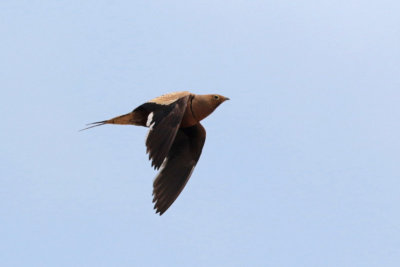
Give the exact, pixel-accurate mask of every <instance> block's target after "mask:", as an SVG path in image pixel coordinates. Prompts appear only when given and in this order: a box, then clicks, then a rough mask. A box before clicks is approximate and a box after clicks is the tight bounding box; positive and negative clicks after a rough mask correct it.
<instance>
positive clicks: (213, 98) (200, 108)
mask: <svg viewBox="0 0 400 267" xmlns="http://www.w3.org/2000/svg"><path fill="white" fill-rule="evenodd" d="M226 100H229V98H227V97H225V96H222V95H217V94H212V95H195V97H194V98H193V101H192V113H193V115H194V118H195V119H196V120H197V121H201V120H202V119H204V118H205V117H207V116H208V115H210V114H211V113H212V112H213V111H214V110H215V109H216V108H217V107H218V106H219V105H221V104H222V103H223V102H225V101H226Z"/></svg>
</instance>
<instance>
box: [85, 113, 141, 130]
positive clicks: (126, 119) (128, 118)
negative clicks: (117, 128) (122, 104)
mask: <svg viewBox="0 0 400 267" xmlns="http://www.w3.org/2000/svg"><path fill="white" fill-rule="evenodd" d="M138 119H140V116H139V117H138V116H135V115H134V112H130V113H127V114H124V115H121V116H118V117H115V118H112V119H109V120H105V121H97V122H93V123H89V124H86V126H88V125H90V126H89V127H86V128H84V129H82V130H79V131H84V130H87V129H90V128H93V127H97V126H101V125H104V124H130V125H141V124H140V123H141V120H138Z"/></svg>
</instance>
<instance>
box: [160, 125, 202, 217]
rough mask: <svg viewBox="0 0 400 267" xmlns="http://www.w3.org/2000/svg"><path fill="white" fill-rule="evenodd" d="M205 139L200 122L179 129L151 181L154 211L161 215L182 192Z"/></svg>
mask: <svg viewBox="0 0 400 267" xmlns="http://www.w3.org/2000/svg"><path fill="white" fill-rule="evenodd" d="M205 140H206V131H205V130H204V128H203V126H202V125H201V124H200V123H198V124H196V125H194V126H192V127H188V128H181V129H179V131H178V133H177V135H176V137H175V141H174V143H173V145H172V147H171V149H170V151H169V153H168V156H167V158H166V161H165V163H164V164H163V167H162V169H161V171H160V173H159V174H158V175H157V177H156V179H155V180H154V183H153V196H154V198H153V202H155V204H154V208H155V209H156V213H160V215H162V214H163V213H164V212H165V211H166V210H167V209H168V208H169V207H170V206H171V204H172V203H173V202H174V201H175V200H176V198H177V197H178V196H179V194H180V193H181V192H182V190H183V188H184V187H185V185H186V183H187V181H188V180H189V178H190V175H191V174H192V172H193V169H194V167H195V166H196V163H197V161H198V160H199V158H200V155H201V151H202V149H203V145H204V142H205Z"/></svg>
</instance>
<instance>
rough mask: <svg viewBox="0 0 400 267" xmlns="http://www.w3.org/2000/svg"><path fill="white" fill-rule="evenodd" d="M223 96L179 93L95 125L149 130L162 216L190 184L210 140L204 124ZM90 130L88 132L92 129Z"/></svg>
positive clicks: (148, 144)
mask: <svg viewBox="0 0 400 267" xmlns="http://www.w3.org/2000/svg"><path fill="white" fill-rule="evenodd" d="M228 99H229V98H226V97H224V96H221V95H196V94H192V93H190V92H187V91H185V92H175V93H170V94H165V95H162V96H160V97H156V98H154V99H151V100H150V101H148V102H146V103H144V104H142V105H140V106H139V107H137V108H136V109H134V110H133V111H132V112H130V113H128V114H125V115H122V116H118V117H115V118H112V119H110V120H105V121H100V122H95V123H93V124H92V126H90V127H88V128H91V127H95V126H100V125H104V124H128V125H138V126H145V127H149V128H150V130H149V133H148V136H147V139H146V147H147V153H148V154H149V159H150V160H151V162H152V163H151V164H152V166H154V168H155V169H159V168H160V167H161V170H160V172H159V174H158V175H157V177H156V178H155V180H154V183H153V196H154V198H153V202H154V203H155V204H154V208H155V209H156V212H158V213H160V215H162V214H163V213H164V212H165V211H166V210H167V209H168V208H169V207H170V206H171V204H172V203H173V202H174V201H175V199H176V198H177V197H178V195H179V194H180V192H181V191H182V190H183V188H184V187H185V185H186V183H187V181H188V180H189V178H190V176H191V174H192V172H193V169H194V167H195V166H196V163H197V161H198V160H199V158H200V155H201V151H202V149H203V145H204V142H205V138H206V131H205V130H204V128H203V126H202V125H201V124H200V121H201V120H203V119H204V118H206V117H207V116H208V115H210V114H211V113H212V112H213V111H214V110H215V109H216V108H217V107H218V106H219V105H220V104H221V103H223V102H224V101H226V100H228ZM88 128H86V129H88Z"/></svg>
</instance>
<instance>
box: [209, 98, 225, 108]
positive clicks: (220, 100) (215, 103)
mask: <svg viewBox="0 0 400 267" xmlns="http://www.w3.org/2000/svg"><path fill="white" fill-rule="evenodd" d="M207 97H208V98H209V100H208V102H209V103H210V105H212V106H214V109H215V108H217V107H218V106H219V105H221V104H222V103H223V102H225V101H226V100H229V98H228V97H225V96H223V95H207Z"/></svg>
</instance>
